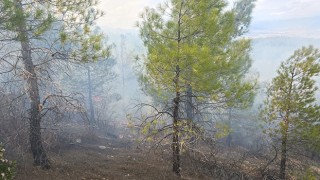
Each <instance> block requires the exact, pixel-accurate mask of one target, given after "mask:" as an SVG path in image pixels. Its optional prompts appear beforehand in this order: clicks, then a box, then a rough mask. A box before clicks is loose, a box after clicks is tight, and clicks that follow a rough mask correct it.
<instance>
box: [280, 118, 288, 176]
mask: <svg viewBox="0 0 320 180" xmlns="http://www.w3.org/2000/svg"><path fill="white" fill-rule="evenodd" d="M287 140H288V123H287V122H285V127H284V129H283V131H282V141H281V162H280V179H283V180H284V179H286V162H287Z"/></svg>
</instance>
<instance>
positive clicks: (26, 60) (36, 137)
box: [17, 1, 50, 169]
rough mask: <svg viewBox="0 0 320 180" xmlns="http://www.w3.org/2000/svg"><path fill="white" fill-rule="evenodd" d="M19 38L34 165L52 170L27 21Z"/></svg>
mask: <svg viewBox="0 0 320 180" xmlns="http://www.w3.org/2000/svg"><path fill="white" fill-rule="evenodd" d="M17 7H18V8H20V10H22V4H21V1H17ZM19 36H20V39H19V40H20V43H21V49H22V60H23V64H24V69H25V72H24V73H25V74H24V76H25V79H26V81H27V94H28V96H29V100H30V108H31V109H30V117H29V121H30V137H29V138H30V145H31V151H32V155H33V160H34V165H36V166H39V165H40V166H41V167H42V168H46V169H48V168H50V164H49V160H48V158H47V155H46V153H45V151H44V148H43V145H42V141H41V124H40V123H41V108H42V105H41V103H40V94H39V86H38V78H37V74H36V72H35V66H34V64H33V61H32V56H31V46H30V41H29V37H28V34H27V29H26V24H25V21H22V23H21V24H20V27H19Z"/></svg>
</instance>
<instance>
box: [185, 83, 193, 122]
mask: <svg viewBox="0 0 320 180" xmlns="http://www.w3.org/2000/svg"><path fill="white" fill-rule="evenodd" d="M186 94H187V102H186V113H187V120H188V121H190V124H191V125H192V122H193V103H192V87H191V85H190V84H188V85H187V93H186Z"/></svg>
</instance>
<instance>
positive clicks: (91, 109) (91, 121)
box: [88, 65, 94, 125]
mask: <svg viewBox="0 0 320 180" xmlns="http://www.w3.org/2000/svg"><path fill="white" fill-rule="evenodd" d="M88 93H89V97H88V100H89V109H90V122H89V124H90V125H93V123H94V107H93V100H92V79H91V69H90V65H89V66H88Z"/></svg>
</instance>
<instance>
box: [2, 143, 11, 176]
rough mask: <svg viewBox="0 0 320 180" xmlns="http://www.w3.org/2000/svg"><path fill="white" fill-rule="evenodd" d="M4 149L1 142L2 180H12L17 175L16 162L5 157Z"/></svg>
mask: <svg viewBox="0 0 320 180" xmlns="http://www.w3.org/2000/svg"><path fill="white" fill-rule="evenodd" d="M4 151H5V149H4V148H3V147H2V145H1V144H0V180H11V179H13V178H14V175H15V162H12V161H9V160H7V159H5V158H4V155H3V154H4Z"/></svg>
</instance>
